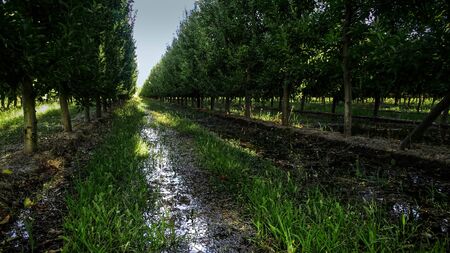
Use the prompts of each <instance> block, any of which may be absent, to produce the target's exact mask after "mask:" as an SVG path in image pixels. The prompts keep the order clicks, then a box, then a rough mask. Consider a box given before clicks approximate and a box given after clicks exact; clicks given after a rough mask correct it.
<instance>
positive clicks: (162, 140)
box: [142, 117, 257, 252]
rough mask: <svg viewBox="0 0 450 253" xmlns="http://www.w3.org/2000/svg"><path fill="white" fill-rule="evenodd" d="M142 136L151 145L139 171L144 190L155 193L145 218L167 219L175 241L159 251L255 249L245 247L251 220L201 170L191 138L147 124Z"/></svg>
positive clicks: (250, 250)
mask: <svg viewBox="0 0 450 253" xmlns="http://www.w3.org/2000/svg"><path fill="white" fill-rule="evenodd" d="M149 122H152V119H151V117H149ZM142 136H143V138H144V139H145V140H146V141H147V143H148V144H149V146H150V156H149V158H148V160H147V161H146V162H145V166H144V171H145V172H146V174H147V180H148V182H149V187H151V188H152V189H153V190H154V191H155V192H156V193H157V194H158V197H157V201H156V202H157V203H156V209H155V211H154V212H153V213H149V214H147V220H148V222H149V223H154V222H158V221H161V220H162V219H164V218H165V219H169V220H170V221H171V222H173V224H174V227H175V231H174V232H175V234H176V236H177V238H178V239H177V243H175V244H174V245H171V246H170V247H169V248H166V249H164V250H163V252H255V251H257V250H256V248H255V247H253V246H252V244H251V243H250V240H251V238H253V237H254V231H253V230H252V226H251V224H250V219H249V218H248V217H245V216H244V215H243V213H244V212H243V211H242V210H241V208H240V207H239V206H238V205H237V201H236V200H235V199H233V196H231V195H230V194H229V193H226V192H220V191H219V189H217V187H216V186H215V185H213V184H212V182H213V180H211V177H212V175H210V174H209V173H208V172H207V171H206V170H203V169H201V168H200V166H199V165H198V163H197V159H196V157H195V148H194V147H195V144H194V143H193V140H192V139H191V137H189V136H186V135H181V134H179V133H177V132H175V131H173V130H170V129H167V128H162V127H156V126H153V127H149V126H146V127H145V128H144V129H143V130H142ZM167 216H168V217H167Z"/></svg>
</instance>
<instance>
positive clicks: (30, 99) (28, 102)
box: [22, 80, 38, 154]
mask: <svg viewBox="0 0 450 253" xmlns="http://www.w3.org/2000/svg"><path fill="white" fill-rule="evenodd" d="M22 103H23V106H22V107H23V117H24V121H25V122H24V123H25V129H24V151H25V153H28V154H31V153H34V152H35V151H36V150H37V138H38V136H37V120H36V104H35V103H36V102H35V100H34V94H33V84H32V82H31V80H24V81H23V83H22Z"/></svg>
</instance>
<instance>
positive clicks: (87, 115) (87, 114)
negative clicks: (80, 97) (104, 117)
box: [84, 105, 91, 123]
mask: <svg viewBox="0 0 450 253" xmlns="http://www.w3.org/2000/svg"><path fill="white" fill-rule="evenodd" d="M84 121H86V122H88V123H89V122H91V111H90V108H89V105H85V106H84Z"/></svg>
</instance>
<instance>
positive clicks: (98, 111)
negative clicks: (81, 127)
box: [95, 96, 102, 119]
mask: <svg viewBox="0 0 450 253" xmlns="http://www.w3.org/2000/svg"><path fill="white" fill-rule="evenodd" d="M95 117H96V118H97V119H100V118H101V117H102V100H101V99H100V96H97V97H96V98H95Z"/></svg>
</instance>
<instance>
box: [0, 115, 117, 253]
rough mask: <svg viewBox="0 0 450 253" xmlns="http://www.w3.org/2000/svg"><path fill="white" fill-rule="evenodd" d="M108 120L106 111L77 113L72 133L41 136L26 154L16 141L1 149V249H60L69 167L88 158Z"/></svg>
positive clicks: (18, 250) (109, 119)
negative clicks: (93, 115)
mask: <svg viewBox="0 0 450 253" xmlns="http://www.w3.org/2000/svg"><path fill="white" fill-rule="evenodd" d="M110 122H111V117H110V116H109V115H107V116H106V117H104V118H103V119H101V120H100V121H95V122H92V123H91V124H84V123H83V122H82V120H81V119H79V118H77V117H76V118H75V120H74V122H73V123H74V132H73V133H70V134H67V133H54V134H52V135H48V136H42V137H40V139H39V150H38V152H36V154H34V155H33V156H31V157H30V156H29V155H26V154H24V153H23V152H22V151H21V149H22V146H21V145H20V144H18V145H10V146H8V147H5V148H4V149H2V150H0V192H1V195H0V252H28V251H32V249H33V250H34V251H35V252H58V251H60V250H61V248H62V245H63V239H62V234H63V227H62V226H63V217H64V214H65V212H66V204H65V198H66V196H67V193H68V191H69V190H70V189H71V182H72V178H73V175H74V172H75V171H76V170H77V169H78V168H80V167H83V166H84V165H85V164H86V163H87V161H88V160H89V157H90V155H91V152H92V149H93V148H94V147H95V146H96V145H97V144H98V143H99V142H100V141H101V139H102V137H103V136H104V135H105V133H106V132H107V131H108V129H109V125H110ZM2 171H3V173H2ZM4 172H7V173H4Z"/></svg>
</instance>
